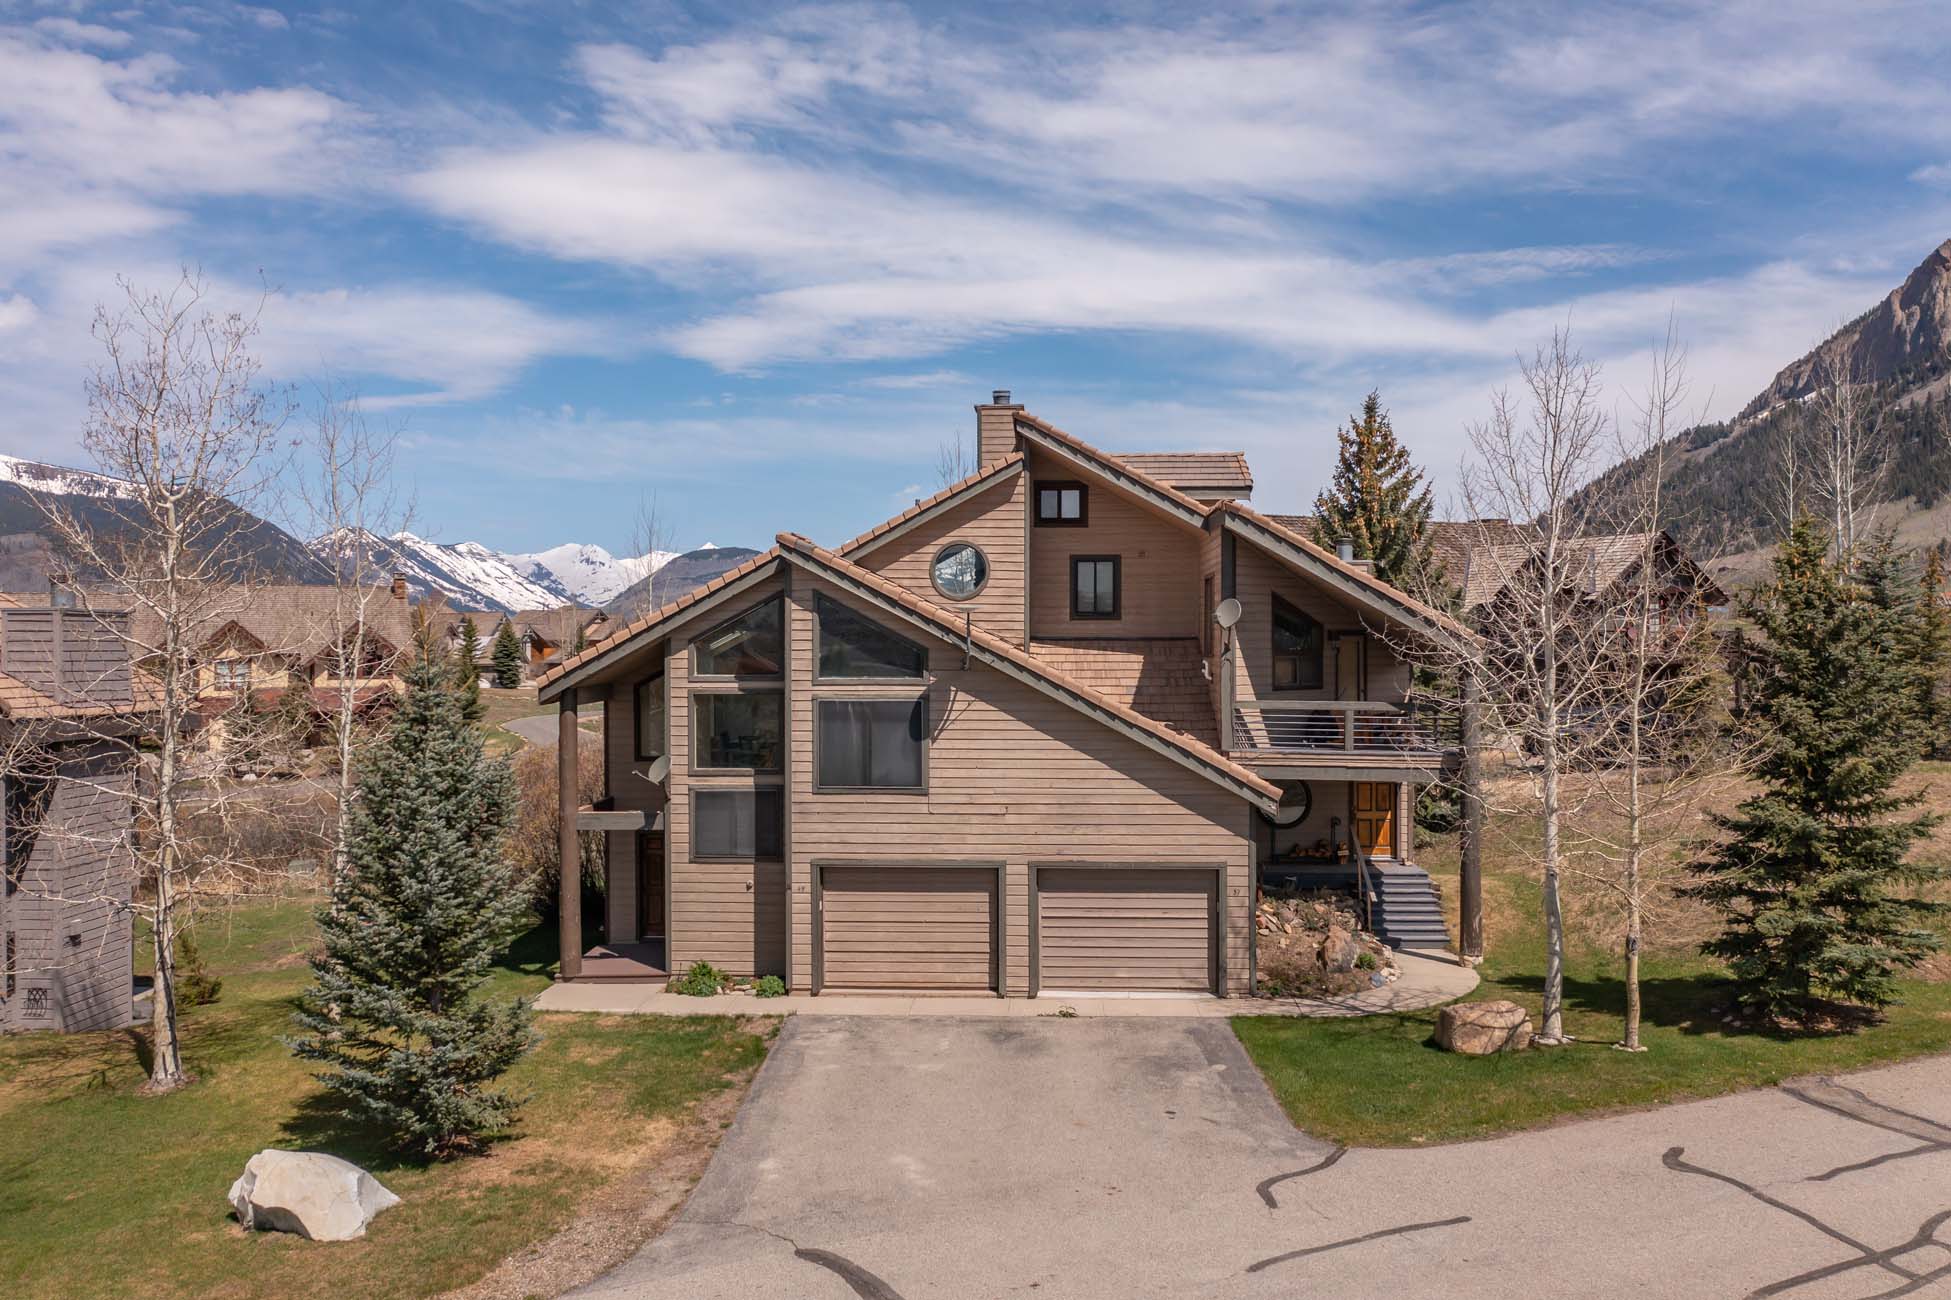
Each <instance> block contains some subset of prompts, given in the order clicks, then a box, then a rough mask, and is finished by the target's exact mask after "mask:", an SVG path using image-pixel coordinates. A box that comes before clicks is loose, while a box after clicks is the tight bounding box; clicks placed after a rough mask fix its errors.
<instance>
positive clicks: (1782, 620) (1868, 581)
mask: <svg viewBox="0 0 1951 1300" xmlns="http://www.w3.org/2000/svg"><path fill="white" fill-rule="evenodd" d="M1828 550H1829V539H1828V537H1827V536H1826V535H1825V534H1824V533H1823V531H1822V529H1821V528H1819V527H1818V526H1816V525H1815V524H1813V523H1811V522H1810V521H1808V520H1806V519H1805V520H1803V521H1801V522H1800V523H1798V524H1797V525H1796V526H1795V528H1794V529H1793V531H1792V532H1791V533H1790V535H1789V538H1788V540H1787V541H1786V542H1785V543H1784V544H1783V546H1782V549H1781V551H1780V553H1779V554H1778V555H1777V557H1776V559H1775V573H1774V578H1773V581H1772V582H1770V583H1769V584H1768V585H1767V586H1766V587H1764V588H1762V589H1761V590H1760V591H1758V592H1757V593H1755V594H1754V595H1752V596H1750V597H1749V598H1748V599H1747V600H1746V601H1744V602H1743V606H1744V612H1745V613H1746V614H1747V616H1748V617H1749V619H1750V620H1752V622H1753V623H1754V625H1755V628H1756V630H1757V632H1758V633H1759V636H1758V638H1757V641H1756V644H1755V647H1754V651H1755V654H1756V656H1757V661H1756V662H1755V663H1754V664H1753V666H1752V672H1751V675H1750V679H1749V683H1748V691H1747V694H1746V698H1745V700H1744V703H1743V710H1742V711H1743V717H1742V719H1741V721H1742V724H1743V725H1744V726H1745V727H1747V728H1748V729H1749V730H1750V731H1751V732H1752V739H1753V742H1754V743H1755V745H1756V747H1757V753H1758V761H1757V764H1756V775H1757V776H1759V777H1760V779H1761V781H1762V783H1763V787H1764V788H1763V789H1762V790H1761V791H1760V792H1759V793H1757V794H1755V795H1753V796H1752V797H1750V798H1748V799H1746V800H1744V801H1743V802H1742V803H1741V804H1740V805H1739V806H1738V807H1737V808H1736V810H1735V811H1734V813H1733V814H1732V815H1728V816H1716V817H1715V818H1714V821H1715V823H1716V824H1717V826H1718V827H1719V829H1720V830H1721V831H1722V832H1724V834H1725V836H1726V838H1725V840H1724V842H1723V843H1722V844H1721V845H1720V847H1719V848H1718V849H1716V850H1715V851H1714V852H1713V853H1712V854H1711V855H1710V856H1708V857H1707V858H1706V859H1704V860H1703V861H1700V862H1697V863H1695V864H1693V867H1692V869H1693V871H1694V872H1695V873H1697V875H1698V876H1699V877H1700V879H1699V881H1698V883H1696V884H1695V885H1693V886H1691V887H1690V888H1689V889H1688V890H1687V891H1686V892H1687V893H1689V894H1691V895H1693V896H1694V897H1697V898H1700V899H1703V900H1705V901H1706V902H1708V903H1710V904H1711V905H1713V906H1714V907H1715V908H1716V909H1718V910H1719V911H1720V912H1721V913H1722V914H1723V917H1724V928H1723V929H1722V931H1721V933H1720V935H1719V936H1718V937H1716V938H1714V939H1712V940H1710V941H1709V942H1708V943H1707V944H1706V945H1704V946H1705V949H1706V951H1707V952H1709V953H1711V954H1713V955H1715V956H1718V957H1721V958H1723V959H1725V960H1726V961H1727V963H1728V967H1729V969H1730V970H1731V971H1732V973H1733V975H1734V978H1735V980H1736V982H1737V985H1738V996H1739V998H1740V1000H1741V1002H1742V1004H1743V1005H1744V1006H1746V1007H1747V1008H1748V1009H1749V1010H1750V1011H1751V1012H1753V1013H1755V1014H1756V1015H1758V1016H1761V1017H1764V1018H1766V1019H1768V1020H1770V1021H1782V1020H1794V1021H1799V1022H1801V1023H1804V1024H1808V1023H1812V1022H1813V1021H1815V1020H1816V1019H1817V1018H1818V1017H1819V1016H1820V1015H1821V1014H1822V1012H1823V1009H1824V1006H1825V1004H1826V1003H1828V1002H1830V1001H1837V1000H1839V1001H1843V1002H1849V1003H1855V1004H1859V1005H1864V1006H1871V1007H1880V1006H1884V1005H1887V1004H1888V1003H1889V1002H1890V1001H1892V1000H1893V998H1894V997H1895V992H1896V989H1895V982H1896V974H1897V972H1898V971H1900V970H1903V969H1907V968H1909V967H1912V966H1915V965H1916V964H1917V963H1918V962H1919V961H1921V960H1923V958H1924V957H1926V956H1927V955H1928V954H1930V953H1931V952H1933V951H1935V950H1936V949H1937V947H1938V946H1939V940H1938V938H1937V936H1936V935H1935V934H1934V933H1933V932H1932V931H1931V930H1930V929H1929V928H1928V926H1927V922H1928V919H1929V916H1930V914H1931V913H1934V912H1937V911H1939V910H1941V908H1942V905H1941V904H1936V903H1932V902H1928V901H1924V900H1922V899H1918V898H1915V897H1908V896H1904V895H1901V894H1899V893H1897V892H1895V891H1896V890H1897V889H1899V888H1902V887H1906V886H1913V885H1916V884H1920V883H1923V882H1926V881H1929V880H1933V879H1937V878H1939V877H1941V875H1942V873H1941V872H1940V871H1938V870H1937V869H1935V868H1931V867H1926V866H1921V865H1918V864H1915V863H1912V862H1910V861H1908V856H1909V853H1910V850H1911V847H1912V846H1913V845H1914V844H1916V843H1917V841H1918V840H1920V839H1922V838H1923V837H1924V836H1926V835H1927V834H1929V833H1930V830H1931V828H1932V827H1933V826H1934V825H1935V824H1936V823H1937V820H1938V819H1937V818H1936V817H1935V816H1934V815H1932V814H1929V813H1919V812H1917V811H1916V809H1917V805H1918V804H1919V802H1920V801H1921V798H1922V796H1921V795H1900V794H1897V793H1896V792H1895V790H1894V786H1895V783H1896V781H1897V780H1898V778H1900V777H1901V776H1902V775H1903V774H1904V772H1905V771H1906V770H1907V769H1908V768H1909V767H1910V765H1911V764H1912V763H1913V762H1914V761H1915V760H1916V759H1917V756H1918V754H1919V752H1920V749H1921V747H1922V737H1921V729H1920V728H1919V727H1918V726H1917V725H1916V720H1915V710H1916V705H1917V692H1918V670H1917V668H1916V666H1915V663H1914V659H1913V655H1912V651H1913V649H1914V646H1915V644H1916V638H1917V636H1918V628H1919V609H1918V602H1917V600H1916V597H1915V593H1916V586H1915V584H1913V583H1911V582H1908V581H1906V580H1904V578H1903V577H1902V575H1901V571H1900V568H1899V567H1898V566H1897V565H1896V563H1895V558H1894V556H1893V555H1892V553H1891V551H1890V549H1889V547H1888V546H1887V545H1881V546H1872V547H1870V548H1868V550H1867V551H1866V552H1864V554H1863V556H1862V559H1861V563H1860V564H1859V565H1858V567H1857V568H1856V570H1855V571H1853V572H1852V571H1849V570H1847V569H1845V568H1843V567H1841V565H1840V564H1838V563H1832V562H1831V561H1830V559H1829V558H1828ZM1847 562H1848V561H1847V560H1845V561H1844V563H1847Z"/></svg>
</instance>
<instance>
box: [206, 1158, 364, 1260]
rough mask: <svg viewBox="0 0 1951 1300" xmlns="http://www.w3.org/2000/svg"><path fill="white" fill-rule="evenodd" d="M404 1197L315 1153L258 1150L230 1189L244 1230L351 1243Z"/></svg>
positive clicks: (353, 1167)
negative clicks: (368, 1225)
mask: <svg viewBox="0 0 1951 1300" xmlns="http://www.w3.org/2000/svg"><path fill="white" fill-rule="evenodd" d="M399 1203H400V1198H399V1197H397V1196H395V1195H393V1193H392V1192H390V1191H388V1190H387V1189H386V1188H385V1187H383V1186H381V1185H380V1182H379V1180H378V1179H377V1178H374V1177H373V1176H372V1175H371V1174H369V1173H367V1172H366V1171H365V1170H363V1169H361V1168H360V1167H359V1166H358V1165H355V1164H353V1163H351V1162H350V1161H347V1160H341V1159H339V1158H338V1157H337V1156H328V1155H325V1154H323V1153H321V1152H317V1151H260V1152H258V1153H257V1154H256V1155H254V1156H252V1157H251V1161H250V1163H249V1164H247V1165H245V1166H244V1173H243V1175H242V1176H241V1177H240V1178H238V1180H237V1181H236V1182H234V1183H232V1184H231V1185H230V1205H231V1208H232V1209H234V1210H236V1211H237V1221H238V1222H239V1223H241V1224H243V1225H244V1226H245V1227H246V1228H260V1229H264V1230H266V1231H271V1232H295V1233H297V1234H298V1235H299V1236H301V1237H304V1238H306V1239H307V1240H309V1241H352V1240H354V1239H355V1238H358V1237H363V1236H365V1235H366V1225H367V1224H368V1223H371V1222H372V1219H373V1216H374V1215H375V1214H378V1213H379V1212H380V1211H381V1210H387V1209H391V1208H392V1207H393V1206H395V1205H398V1204H399Z"/></svg>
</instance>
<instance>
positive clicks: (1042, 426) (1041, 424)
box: [1016, 411, 1213, 518]
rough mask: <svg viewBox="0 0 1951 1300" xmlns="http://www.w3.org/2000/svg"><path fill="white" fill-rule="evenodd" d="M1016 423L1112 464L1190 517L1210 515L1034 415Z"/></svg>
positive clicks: (1025, 415) (1197, 504) (1020, 413)
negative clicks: (1187, 513) (1182, 509)
mask: <svg viewBox="0 0 1951 1300" xmlns="http://www.w3.org/2000/svg"><path fill="white" fill-rule="evenodd" d="M1016 422H1017V423H1018V424H1027V425H1029V426H1030V427H1031V428H1033V429H1035V430H1037V431H1038V432H1039V433H1042V434H1044V435H1046V436H1048V437H1052V438H1055V439H1057V440H1058V441H1059V442H1063V443H1068V444H1069V445H1070V446H1071V447H1072V448H1073V449H1074V450H1077V451H1081V452H1083V453H1084V454H1085V455H1086V456H1092V457H1095V458H1097V459H1099V460H1105V461H1110V462H1112V463H1113V465H1114V466H1115V468H1116V469H1117V470H1118V472H1119V473H1121V474H1126V475H1129V476H1130V477H1132V478H1135V479H1137V480H1138V481H1139V482H1140V483H1142V484H1143V485H1144V486H1146V487H1148V488H1150V489H1152V490H1153V491H1154V492H1157V493H1159V494H1160V495H1161V496H1164V497H1166V498H1168V499H1170V500H1171V501H1172V502H1173V503H1174V504H1176V505H1179V506H1183V507H1184V508H1185V509H1187V510H1190V511H1192V512H1193V513H1194V514H1197V515H1199V516H1200V517H1202V518H1203V517H1205V516H1206V515H1209V514H1211V513H1212V510H1213V508H1212V507H1211V506H1209V505H1207V504H1206V503H1205V502H1203V501H1199V500H1197V499H1195V498H1193V497H1189V496H1187V495H1186V494H1185V493H1183V492H1181V491H1179V489H1177V488H1175V487H1173V486H1172V485H1171V484H1170V483H1167V482H1165V481H1164V480H1163V479H1159V478H1154V477H1153V476H1152V475H1150V474H1147V473H1146V472H1145V471H1144V470H1142V469H1139V468H1138V467H1137V466H1135V465H1127V464H1126V463H1125V462H1124V460H1123V458H1121V457H1119V456H1117V455H1115V454H1113V453H1111V452H1108V451H1105V450H1103V449H1102V448H1099V447H1094V446H1092V445H1091V444H1090V443H1088V442H1085V441H1084V440H1083V439H1082V438H1080V437H1078V436H1077V435H1076V434H1074V433H1065V432H1064V431H1063V430H1062V429H1059V428H1058V427H1057V426H1056V425H1054V424H1051V423H1050V422H1049V421H1047V420H1042V419H1038V418H1037V417H1036V416H1034V415H1031V414H1030V413H1029V412H1028V411H1018V412H1016Z"/></svg>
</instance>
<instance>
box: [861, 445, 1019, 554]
mask: <svg viewBox="0 0 1951 1300" xmlns="http://www.w3.org/2000/svg"><path fill="white" fill-rule="evenodd" d="M1022 463H1023V453H1022V452H1020V451H1012V452H1011V453H1009V455H1007V456H1004V457H1002V458H1001V459H1000V460H996V461H993V462H991V463H990V464H988V465H985V466H983V467H982V468H981V469H979V470H977V471H976V472H975V473H973V474H971V475H969V476H968V477H967V478H965V479H963V480H962V481H961V482H959V483H951V484H949V485H948V486H947V487H945V488H943V489H942V490H941V491H939V492H937V493H936V494H935V495H934V496H932V497H929V498H927V499H926V500H924V501H917V502H915V503H914V504H913V505H912V506H910V507H908V508H907V509H906V510H903V511H902V512H901V513H900V514H898V515H896V516H894V518H892V519H889V520H886V521H884V522H882V523H878V524H876V525H874V526H873V527H872V528H870V529H868V530H867V531H866V532H864V533H862V534H861V535H860V536H858V537H854V538H850V539H848V540H847V541H844V542H842V543H840V545H838V546H836V547H834V548H833V549H834V550H835V551H837V552H839V553H840V554H841V555H852V554H853V553H854V552H855V551H858V550H861V549H863V548H864V547H866V546H869V545H871V544H872V543H873V542H874V541H875V539H877V538H879V537H882V536H885V535H886V534H888V533H891V532H893V531H894V530H895V529H897V528H899V527H900V526H901V525H903V524H905V523H907V522H908V521H909V520H910V519H916V518H919V517H920V516H922V515H925V514H927V513H928V512H929V511H931V510H935V509H938V508H939V507H942V506H946V505H950V504H952V503H953V502H955V501H956V500H959V499H960V498H961V497H963V496H966V495H969V494H971V493H972V492H975V491H980V490H982V489H984V488H987V487H988V486H990V484H992V483H993V482H994V481H995V480H996V479H998V478H1001V477H1002V476H1004V475H1005V474H1008V473H1013V472H1014V471H1015V470H1016V469H1017V467H1018V466H1020V465H1021V464H1022Z"/></svg>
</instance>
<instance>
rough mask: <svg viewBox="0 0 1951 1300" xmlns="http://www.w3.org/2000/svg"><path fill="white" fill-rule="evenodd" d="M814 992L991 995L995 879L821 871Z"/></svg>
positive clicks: (926, 870) (940, 871)
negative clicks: (816, 985)
mask: <svg viewBox="0 0 1951 1300" xmlns="http://www.w3.org/2000/svg"><path fill="white" fill-rule="evenodd" d="M820 916H821V930H820V951H821V969H822V980H821V986H822V987H823V988H827V989H834V990H840V989H908V990H913V991H916V992H930V993H934V992H941V993H950V992H953V993H967V992H982V991H984V990H993V989H994V988H995V987H996V948H995V944H996V919H995V918H996V873H995V871H994V870H993V869H984V868H968V867H826V868H824V869H823V870H822V871H821V874H820Z"/></svg>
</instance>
